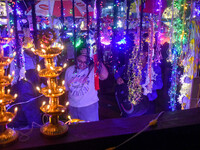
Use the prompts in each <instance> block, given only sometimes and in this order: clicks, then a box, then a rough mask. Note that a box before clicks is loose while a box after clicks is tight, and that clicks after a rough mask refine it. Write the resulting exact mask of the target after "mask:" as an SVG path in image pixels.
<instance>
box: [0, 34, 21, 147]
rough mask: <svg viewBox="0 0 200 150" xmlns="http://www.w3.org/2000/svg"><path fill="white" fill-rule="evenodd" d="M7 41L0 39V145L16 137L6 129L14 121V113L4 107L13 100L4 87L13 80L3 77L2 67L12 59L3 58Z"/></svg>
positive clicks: (10, 77)
mask: <svg viewBox="0 0 200 150" xmlns="http://www.w3.org/2000/svg"><path fill="white" fill-rule="evenodd" d="M9 41H10V39H9V38H2V37H1V38H0V145H4V144H8V143H10V142H13V141H15V140H16V139H17V137H18V134H17V133H16V132H15V131H14V130H12V129H10V128H7V124H8V123H10V122H11V121H12V120H13V119H14V117H15V113H16V112H15V113H11V112H7V110H6V105H8V104H10V103H12V102H13V101H14V99H15V97H13V96H12V95H10V94H9V92H7V93H5V87H6V86H8V85H10V83H11V82H12V80H13V77H12V76H11V75H8V76H5V75H4V73H5V71H4V67H5V66H7V65H9V64H10V63H11V62H12V60H13V59H14V58H11V57H4V50H3V45H4V44H6V43H8V42H9Z"/></svg>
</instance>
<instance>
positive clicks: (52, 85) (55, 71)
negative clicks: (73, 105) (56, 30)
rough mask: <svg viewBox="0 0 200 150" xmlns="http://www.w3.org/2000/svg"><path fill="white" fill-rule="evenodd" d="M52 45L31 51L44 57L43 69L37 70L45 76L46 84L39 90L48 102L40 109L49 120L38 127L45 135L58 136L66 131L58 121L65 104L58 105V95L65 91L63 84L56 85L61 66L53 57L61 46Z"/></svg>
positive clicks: (65, 126) (61, 69)
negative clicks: (56, 63)
mask: <svg viewBox="0 0 200 150" xmlns="http://www.w3.org/2000/svg"><path fill="white" fill-rule="evenodd" d="M54 45H55V46H54V47H51V46H49V47H43V46H42V44H41V47H43V48H41V49H37V50H34V49H33V52H34V53H35V54H37V55H39V56H40V57H43V58H44V59H45V69H42V70H40V69H39V70H38V74H39V76H40V77H45V78H47V80H48V81H47V84H48V85H47V86H46V87H44V88H42V89H39V92H40V93H42V94H43V95H45V96H46V97H49V104H44V105H42V106H41V107H40V109H41V110H42V111H43V112H44V113H45V114H47V115H48V116H49V122H48V123H46V124H45V125H43V126H42V127H41V129H40V131H41V133H42V134H44V135H46V136H51V137H52V136H59V135H63V134H65V133H66V132H67V130H68V126H67V125H66V124H65V123H63V122H61V121H59V115H61V114H63V113H64V112H65V110H66V107H65V106H62V105H59V96H61V95H62V94H64V93H65V86H64V85H58V82H57V76H59V75H60V74H61V72H62V71H63V68H62V67H58V66H55V63H54V57H56V56H57V55H59V54H60V53H61V52H62V46H61V45H58V47H56V44H54Z"/></svg>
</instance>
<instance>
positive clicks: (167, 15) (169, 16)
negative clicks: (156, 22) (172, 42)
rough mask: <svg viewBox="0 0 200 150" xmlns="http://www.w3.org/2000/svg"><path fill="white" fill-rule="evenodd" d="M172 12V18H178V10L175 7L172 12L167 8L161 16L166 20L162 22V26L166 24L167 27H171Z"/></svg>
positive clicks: (170, 8)
mask: <svg viewBox="0 0 200 150" xmlns="http://www.w3.org/2000/svg"><path fill="white" fill-rule="evenodd" d="M172 4H173V3H172ZM172 12H174V13H173V18H177V17H178V16H179V14H178V13H179V10H178V8H176V7H174V8H173V11H172V7H167V8H166V9H165V10H164V12H163V14H162V18H163V19H165V20H166V21H164V24H166V25H167V26H170V25H171V23H170V19H172Z"/></svg>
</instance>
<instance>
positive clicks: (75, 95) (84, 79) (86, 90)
mask: <svg viewBox="0 0 200 150" xmlns="http://www.w3.org/2000/svg"><path fill="white" fill-rule="evenodd" d="M88 72H89V68H86V69H84V70H80V69H77V73H76V72H75V66H74V65H73V66H71V67H69V68H68V69H67V70H66V73H65V87H66V91H68V100H69V105H70V106H73V107H85V106H89V105H91V104H94V103H96V102H98V100H99V98H98V96H97V91H96V90H95V86H94V67H93V68H92V69H91V71H90V74H89V75H88Z"/></svg>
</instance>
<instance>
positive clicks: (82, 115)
mask: <svg viewBox="0 0 200 150" xmlns="http://www.w3.org/2000/svg"><path fill="white" fill-rule="evenodd" d="M82 52H83V51H82ZM87 60H88V58H87V55H85V54H84V53H80V55H79V56H78V57H77V60H76V61H77V63H76V65H73V66H70V67H69V68H68V69H67V70H66V73H65V87H66V93H67V94H66V98H67V100H68V101H69V114H70V116H71V118H72V119H80V120H84V121H98V120H99V113H98V101H99V98H98V96H97V91H96V90H95V85H94V84H95V81H94V65H93V64H90V65H88V63H87ZM99 68H100V69H99V79H100V80H105V79H107V77H108V71H107V69H106V67H105V66H104V65H103V63H100V67H99Z"/></svg>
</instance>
